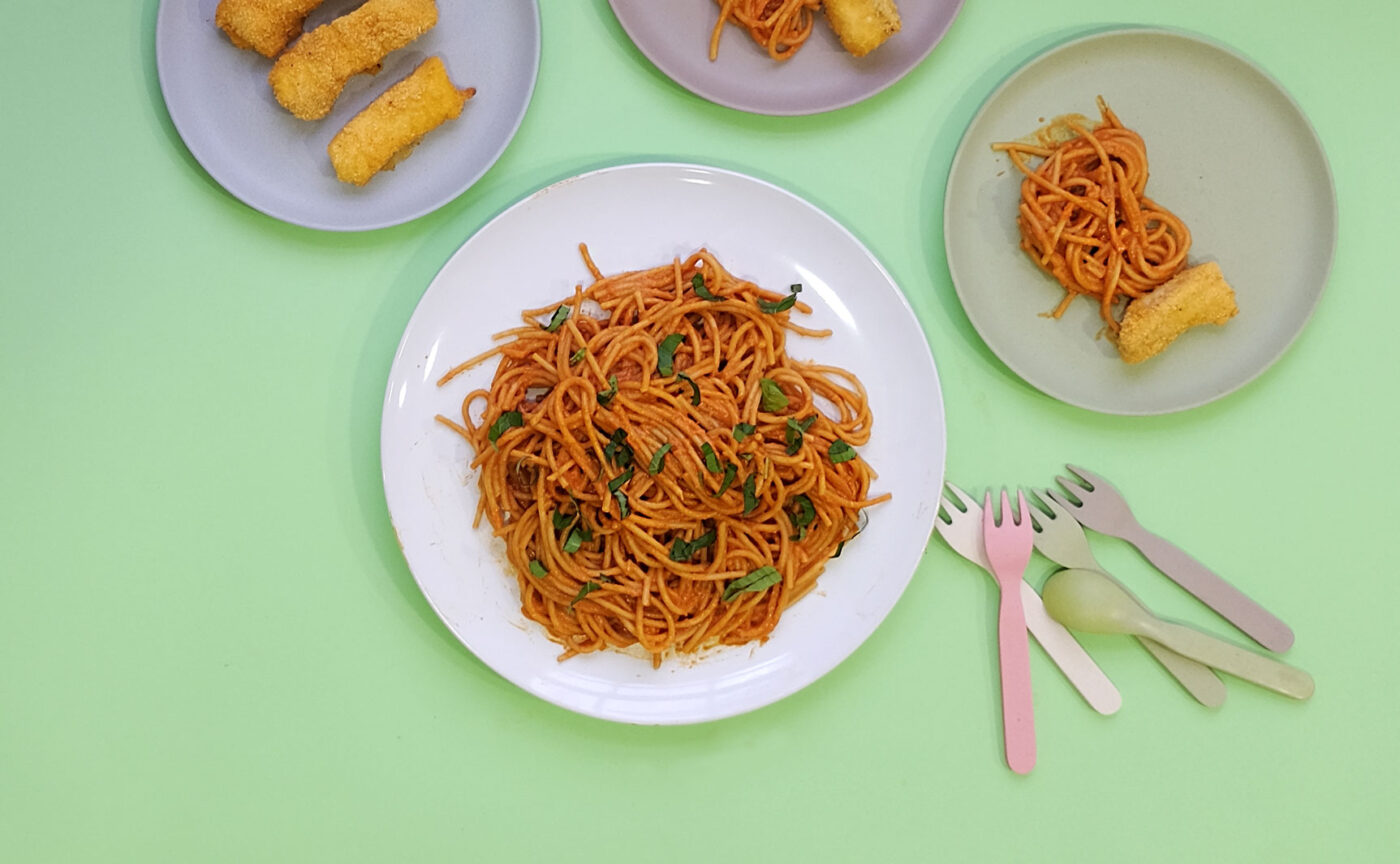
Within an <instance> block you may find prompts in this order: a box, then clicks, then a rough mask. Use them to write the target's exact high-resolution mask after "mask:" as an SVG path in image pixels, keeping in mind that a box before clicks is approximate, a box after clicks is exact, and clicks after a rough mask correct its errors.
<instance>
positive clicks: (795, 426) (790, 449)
mask: <svg viewBox="0 0 1400 864" xmlns="http://www.w3.org/2000/svg"><path fill="white" fill-rule="evenodd" d="M815 422H817V415H815V414H813V415H812V416H811V417H808V418H807V419H806V420H801V421H799V420H794V419H792V418H791V417H789V418H788V420H787V429H785V430H783V437H784V438H786V439H787V454H788V455H789V456H791V455H793V454H795V453H796V452H797V451H798V450H801V449H802V433H803V432H806V431H807V430H808V429H810V428H812V424H813V423H815Z"/></svg>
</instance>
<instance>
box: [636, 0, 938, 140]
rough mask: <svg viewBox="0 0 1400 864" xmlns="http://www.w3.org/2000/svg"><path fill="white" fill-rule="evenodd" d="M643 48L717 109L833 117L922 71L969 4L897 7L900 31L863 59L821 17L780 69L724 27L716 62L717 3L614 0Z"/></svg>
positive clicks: (738, 32) (744, 34)
mask: <svg viewBox="0 0 1400 864" xmlns="http://www.w3.org/2000/svg"><path fill="white" fill-rule="evenodd" d="M609 2H610V3H611V4H612V8H613V12H614V13H615V14H616V15H617V20H618V21H619V22H620V23H621V24H622V29H623V30H625V31H626V32H627V35H628V37H629V38H631V40H632V42H633V44H635V45H636V46H637V50H639V51H641V52H642V54H644V55H645V56H646V57H647V59H648V60H650V61H651V62H652V63H653V64H655V66H656V68H658V69H660V70H661V71H662V72H664V73H665V74H666V75H667V76H669V77H670V78H671V80H672V81H675V82H676V83H677V84H679V85H681V86H682V87H684V88H686V89H687V90H689V91H690V92H692V93H694V94H695V95H697V96H700V97H702V98H705V99H708V100H710V101H711V102H714V103H715V104H717V105H725V106H727V107H730V108H736V109H738V110H740V111H751V112H753V113H755V114H772V115H795V114H816V113H819V112H822V111H831V110H834V109H836V108H843V107H845V106H847V105H852V104H855V103H856V102H860V101H861V100H863V99H868V98H869V97H871V96H874V95H875V94H876V93H879V92H880V91H881V90H884V89H885V88H886V87H889V86H890V85H892V84H894V83H895V82H896V81H898V80H899V79H901V78H903V77H904V76H905V75H907V74H908V73H909V71H910V70H912V69H913V68H914V67H915V66H918V65H919V63H920V62H922V61H923V59H924V58H925V57H927V56H928V54H929V52H930V51H932V50H933V48H934V46H935V45H937V44H938V43H939V42H940V41H941V40H942V39H943V35H944V34H945V33H947V32H948V28H949V27H951V26H952V24H953V19H954V18H955V17H957V14H958V10H959V9H961V8H962V4H963V0H914V2H904V3H901V4H900V5H899V12H900V20H901V28H900V31H899V32H898V33H896V34H895V35H893V36H891V37H890V38H889V40H887V41H886V42H885V44H883V45H881V46H880V47H879V48H877V49H875V50H874V51H872V52H870V53H869V54H867V55H866V56H864V57H852V56H851V55H850V54H849V53H847V52H846V50H845V49H844V48H842V47H841V42H840V41H839V40H838V39H837V38H836V35H835V34H834V33H833V32H832V30H831V27H830V26H829V25H828V24H827V22H826V18H825V16H823V15H820V14H818V16H817V18H818V20H817V22H816V27H815V28H814V30H813V32H812V35H811V36H810V37H808V39H807V42H806V43H805V44H803V46H802V47H801V48H800V49H798V52H797V54H795V55H794V56H793V57H791V58H790V59H788V60H784V61H783V62H781V63H779V62H776V61H774V60H773V59H771V58H770V57H769V56H768V52H767V51H765V50H764V49H763V47H762V46H760V45H759V44H758V43H757V42H754V41H753V38H752V37H751V36H749V34H748V31H746V30H744V29H742V28H740V27H738V26H735V25H732V24H731V25H726V27H725V29H724V35H723V36H721V37H720V43H719V56H718V57H717V58H716V59H715V61H714V62H713V63H712V62H710V33H711V32H712V31H713V30H714V26H715V19H716V18H718V17H719V5H718V4H716V3H715V2H714V0H609Z"/></svg>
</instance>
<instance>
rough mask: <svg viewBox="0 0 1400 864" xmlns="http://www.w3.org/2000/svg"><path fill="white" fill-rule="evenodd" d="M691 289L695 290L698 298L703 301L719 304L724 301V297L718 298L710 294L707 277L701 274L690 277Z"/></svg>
mask: <svg viewBox="0 0 1400 864" xmlns="http://www.w3.org/2000/svg"><path fill="white" fill-rule="evenodd" d="M690 287H691V288H694V289H695V294H696V296H698V297H699V298H700V299H701V300H709V301H710V302H711V303H718V302H719V301H721V300H723V299H724V298H723V297H716V296H715V295H714V294H711V293H710V289H708V288H706V287H705V277H704V276H701V275H700V274H699V273H696V274H695V275H694V276H691V277H690Z"/></svg>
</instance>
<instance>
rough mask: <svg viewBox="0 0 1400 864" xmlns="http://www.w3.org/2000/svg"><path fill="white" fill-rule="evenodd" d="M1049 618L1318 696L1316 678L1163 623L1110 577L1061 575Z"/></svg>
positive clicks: (1291, 692)
mask: <svg viewBox="0 0 1400 864" xmlns="http://www.w3.org/2000/svg"><path fill="white" fill-rule="evenodd" d="M1040 593H1041V599H1043V600H1044V601H1045V609H1046V611H1047V612H1049V613H1050V617H1051V618H1054V619H1055V620H1056V621H1059V622H1060V623H1061V624H1063V625H1065V626H1066V627H1069V628H1070V629H1072V630H1087V631H1088V632H1090V633H1123V634H1127V635H1131V636H1145V637H1147V638H1148V639H1151V640H1153V641H1154V642H1160V643H1161V644H1163V645H1165V646H1167V647H1168V648H1170V649H1172V650H1173V651H1175V652H1177V653H1178V654H1181V655H1182V656H1184V657H1190V658H1191V659H1192V660H1196V661H1198V662H1200V663H1204V664H1206V665H1207V666H1213V667H1215V668H1216V669H1219V670H1220V671H1221V672H1228V673H1229V674H1231V675H1234V676H1235V677H1237V678H1243V679H1244V680H1246V681H1252V682H1254V683H1255V684H1258V685H1259V686H1261V687H1267V688H1268V689H1270V690H1273V691H1274V692H1276V693H1282V694H1283V695H1285V696H1291V697H1293V698H1294V699H1307V698H1308V697H1309V696H1311V695H1312V694H1313V679H1312V676H1311V675H1309V674H1308V673H1306V672H1304V671H1303V670H1301V669H1297V668H1295V667H1293V666H1289V665H1288V664H1286V663H1280V662H1278V661H1277V660H1274V659H1272V658H1269V657H1265V656H1263V655H1261V654H1255V653H1254V652H1253V651H1247V650H1245V649H1244V648H1240V647H1239V646H1237V645H1232V644H1231V643H1229V642H1226V641H1225V640H1223V639H1217V638H1215V637H1214V636H1208V635H1206V634H1205V633H1202V632H1201V631H1199V630H1193V629H1191V628H1190V627H1186V626H1184V625H1182V624H1175V623H1172V622H1170V621H1163V620H1162V619H1160V618H1158V617H1157V616H1155V615H1153V614H1152V613H1151V612H1150V611H1148V609H1147V607H1145V606H1143V605H1142V603H1141V601H1139V600H1138V599H1137V598H1136V597H1134V596H1133V595H1132V592H1130V591H1128V589H1126V588H1124V587H1123V586H1122V585H1120V584H1118V582H1117V581H1116V580H1114V579H1113V578H1112V577H1111V576H1106V575H1104V574H1103V573H1099V572H1097V571H1094V570H1076V569H1069V570H1060V571H1058V572H1056V573H1053V574H1051V576H1050V578H1049V579H1047V580H1046V582H1045V587H1044V588H1043V589H1041V592H1040Z"/></svg>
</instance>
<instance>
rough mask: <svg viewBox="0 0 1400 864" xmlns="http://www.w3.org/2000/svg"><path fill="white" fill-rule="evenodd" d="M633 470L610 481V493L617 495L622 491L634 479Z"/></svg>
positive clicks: (629, 469) (630, 469) (624, 472)
mask: <svg viewBox="0 0 1400 864" xmlns="http://www.w3.org/2000/svg"><path fill="white" fill-rule="evenodd" d="M633 470H634V469H632V468H628V469H627V470H626V471H623V472H622V473H621V474H619V475H617V476H616V477H614V478H613V479H611V480H609V481H608V492H609V493H615V492H617V490H619V489H621V488H622V487H623V486H624V485H625V484H626V483H627V481H628V480H631V479H632V472H633Z"/></svg>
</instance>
